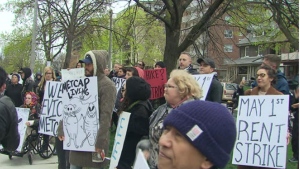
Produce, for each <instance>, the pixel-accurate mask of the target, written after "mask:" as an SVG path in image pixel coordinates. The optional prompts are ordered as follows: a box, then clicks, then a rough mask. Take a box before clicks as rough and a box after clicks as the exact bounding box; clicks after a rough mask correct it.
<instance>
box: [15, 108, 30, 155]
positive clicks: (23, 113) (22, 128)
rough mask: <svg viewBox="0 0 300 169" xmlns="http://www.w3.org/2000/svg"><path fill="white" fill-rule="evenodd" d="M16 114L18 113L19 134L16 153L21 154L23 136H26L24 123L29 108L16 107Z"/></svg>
mask: <svg viewBox="0 0 300 169" xmlns="http://www.w3.org/2000/svg"><path fill="white" fill-rule="evenodd" d="M16 110H17V113H18V131H19V134H20V144H19V146H18V148H17V151H19V152H21V150H22V147H23V142H24V141H25V139H26V138H25V135H26V129H27V126H26V124H25V123H26V122H27V120H28V116H29V111H30V109H29V108H19V107H16Z"/></svg>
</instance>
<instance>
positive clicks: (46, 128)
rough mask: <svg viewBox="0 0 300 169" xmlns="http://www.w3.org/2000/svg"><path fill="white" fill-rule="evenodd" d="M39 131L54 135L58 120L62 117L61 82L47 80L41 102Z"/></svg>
mask: <svg viewBox="0 0 300 169" xmlns="http://www.w3.org/2000/svg"><path fill="white" fill-rule="evenodd" d="M41 107H42V114H41V116H40V123H39V133H42V134H46V135H51V136H56V135H57V133H56V130H57V127H58V122H59V121H60V120H61V119H62V84H61V82H55V81H47V82H46V86H45V93H44V99H43V102H42V105H41Z"/></svg>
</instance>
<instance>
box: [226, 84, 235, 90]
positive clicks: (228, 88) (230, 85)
mask: <svg viewBox="0 0 300 169" xmlns="http://www.w3.org/2000/svg"><path fill="white" fill-rule="evenodd" d="M225 89H226V90H236V88H235V86H234V85H233V84H228V83H227V84H226V86H225Z"/></svg>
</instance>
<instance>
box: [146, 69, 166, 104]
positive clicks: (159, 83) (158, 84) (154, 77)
mask: <svg viewBox="0 0 300 169" xmlns="http://www.w3.org/2000/svg"><path fill="white" fill-rule="evenodd" d="M144 77H145V80H146V81H147V82H148V83H149V84H150V86H151V97H150V100H153V99H158V98H161V97H164V85H165V83H167V71H166V68H163V69H148V70H144Z"/></svg>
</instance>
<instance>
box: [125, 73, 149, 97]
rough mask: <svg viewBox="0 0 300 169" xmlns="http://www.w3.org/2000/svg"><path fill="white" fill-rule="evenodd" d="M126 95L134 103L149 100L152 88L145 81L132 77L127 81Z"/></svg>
mask: <svg viewBox="0 0 300 169" xmlns="http://www.w3.org/2000/svg"><path fill="white" fill-rule="evenodd" d="M126 95H127V97H128V98H129V99H130V100H131V101H132V102H135V101H137V100H147V99H149V98H150V96H151V87H150V85H149V84H148V83H147V82H146V81H145V80H144V79H142V78H140V77H137V76H132V77H130V78H128V79H127V80H126Z"/></svg>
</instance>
